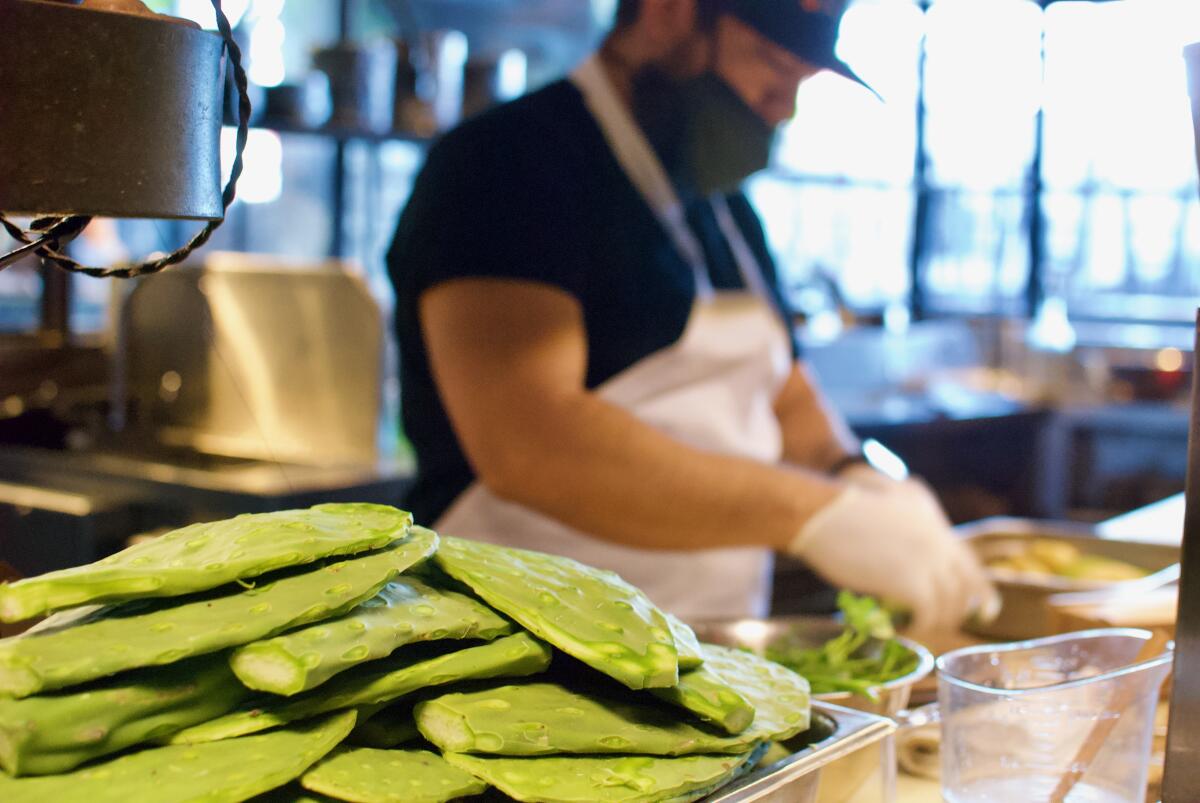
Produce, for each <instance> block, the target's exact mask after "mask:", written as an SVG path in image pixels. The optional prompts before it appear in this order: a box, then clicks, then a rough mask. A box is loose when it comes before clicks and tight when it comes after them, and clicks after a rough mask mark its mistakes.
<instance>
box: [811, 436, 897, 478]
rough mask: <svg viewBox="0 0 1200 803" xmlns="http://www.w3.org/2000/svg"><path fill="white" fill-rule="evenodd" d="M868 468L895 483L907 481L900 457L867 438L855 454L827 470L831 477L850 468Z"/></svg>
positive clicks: (872, 439) (846, 456)
mask: <svg viewBox="0 0 1200 803" xmlns="http://www.w3.org/2000/svg"><path fill="white" fill-rule="evenodd" d="M859 465H862V466H870V467H871V468H873V469H875V470H876V471H878V472H879V473H880V474H883V475H884V476H885V477H890V478H891V479H893V480H895V481H896V482H903V481H904V480H906V479H908V466H907V465H905V463H904V460H903V459H902V458H901V457H900V455H898V454H896V453H895V452H893V451H892V450H891V449H889V448H887V447H886V446H884V445H883V444H882V443H880V442H879V441H877V440H875V439H874V438H867V439H866V440H865V441H863V442H862V444H861V445H860V446H859V450H858V451H857V452H851V453H850V454H847V455H845V456H844V457H842V458H841V459H839V460H838V461H837V462H836V463H834V464H833V465H832V466H830V468H829V473H830V474H831V475H833V476H837V475H838V474H841V473H842V472H843V471H845V470H847V469H848V468H850V467H851V466H859Z"/></svg>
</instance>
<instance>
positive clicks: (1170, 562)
mask: <svg viewBox="0 0 1200 803" xmlns="http://www.w3.org/2000/svg"><path fill="white" fill-rule="evenodd" d="M958 532H959V534H960V535H962V536H963V537H964V538H966V539H967V542H968V544H969V545H970V546H971V548H972V549H974V550H975V552H976V553H978V554H979V555H980V556H981V557H984V558H986V557H988V556H989V555H995V554H997V553H998V552H1001V551H1003V550H1004V549H1005V548H1006V545H1011V543H1012V542H1014V541H1018V542H1019V541H1028V540H1033V539H1038V538H1053V539H1055V540H1057V541H1066V542H1068V543H1071V544H1074V545H1075V546H1076V547H1078V548H1079V549H1080V550H1081V551H1082V552H1084V553H1086V554H1091V555H1101V556H1104V557H1108V558H1115V559H1117V560H1123V561H1126V562H1128V563H1132V564H1134V565H1135V566H1141V567H1142V568H1145V569H1148V570H1149V571H1150V572H1151V574H1149V575H1147V576H1146V577H1142V578H1139V579H1137V580H1126V581H1122V582H1114V583H1104V584H1097V583H1094V582H1092V583H1086V582H1079V581H1074V580H1070V579H1068V578H1046V579H1044V580H1043V579H1033V578H1027V577H1021V576H1006V575H1001V574H999V573H993V576H992V579H993V580H994V581H995V583H996V588H997V590H999V592H1000V596H1001V598H1002V600H1003V602H1004V607H1003V608H1002V610H1001V612H1000V616H999V618H997V619H996V620H995V621H993V622H990V623H988V624H984V623H982V622H978V621H975V622H971V623H969V624H968V629H969V630H970V631H971V632H972V633H974V634H975V635H978V636H983V637H985V638H996V639H1007V640H1021V639H1030V638H1038V637H1041V636H1049V635H1053V634H1052V633H1051V626H1050V618H1049V610H1048V608H1047V599H1048V598H1049V597H1051V596H1053V595H1055V594H1064V593H1072V592H1083V591H1088V592H1097V591H1104V592H1105V593H1110V594H1113V595H1124V594H1141V593H1144V592H1146V591H1150V590H1153V589H1156V588H1161V587H1163V586H1165V585H1168V584H1170V583H1172V582H1175V581H1176V580H1178V578H1179V558H1180V549H1179V547H1177V546H1168V545H1163V544H1146V543H1141V542H1139V541H1123V540H1119V539H1112V538H1099V537H1097V535H1096V531H1095V529H1093V528H1091V527H1088V526H1086V525H1080V524H1074V523H1071V522H1055V521H1038V520H1035V519H1019V518H991V519H984V520H982V521H978V522H973V523H971V524H966V525H962V526H960V527H958Z"/></svg>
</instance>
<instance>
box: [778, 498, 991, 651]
mask: <svg viewBox="0 0 1200 803" xmlns="http://www.w3.org/2000/svg"><path fill="white" fill-rule="evenodd" d="M887 483H888V484H879V485H878V486H876V487H867V486H865V485H859V484H855V483H848V484H847V487H846V488H845V490H843V491H842V492H841V493H840V494H839V495H838V496H836V497H834V500H833V501H832V502H830V503H829V504H828V505H826V506H825V507H824V508H822V509H821V510H819V511H818V512H817V513H816V515H814V516H813V517H812V518H811V519H809V521H808V523H807V524H805V526H804V528H803V529H802V530H801V531H800V533H799V534H798V535H797V536H796V538H795V539H794V540H793V541H792V544H791V546H790V547H789V549H788V551H789V553H790V554H792V555H794V556H796V557H798V558H800V559H801V560H803V561H805V562H807V563H808V564H809V565H810V566H811V567H812V568H813V569H814V570H815V571H816V572H817V573H818V574H820V575H822V576H823V577H824V578H825V579H826V580H827V581H828V582H830V583H832V584H833V585H835V586H839V587H842V588H848V589H851V590H854V591H857V592H859V593H865V594H870V595H872V596H875V597H878V598H880V599H883V600H887V601H889V602H892V603H897V604H900V605H904V606H906V607H908V608H910V609H911V610H912V612H913V629H914V630H915V631H917V632H920V633H929V632H931V631H941V632H950V631H953V630H957V629H958V628H959V627H960V626H961V625H962V623H963V621H964V620H966V618H967V617H968V616H970V615H971V614H978V615H981V616H983V617H984V618H990V617H994V616H995V615H996V614H997V613H998V612H999V606H1000V602H999V596H998V595H997V593H996V590H995V589H994V588H993V587H992V584H991V583H990V582H989V580H988V579H987V576H986V575H985V574H984V571H983V567H982V566H981V565H980V563H979V560H978V559H977V558H976V557H975V555H974V554H973V553H972V552H971V551H970V550H969V549H968V548H967V546H966V545H965V544H963V543H962V542H961V541H960V540H959V539H958V538H957V537H956V536H955V535H954V532H953V530H951V528H950V522H949V520H947V518H946V515H945V514H944V513H943V512H942V509H941V507H940V506H939V505H938V503H937V500H936V499H935V498H934V496H933V494H932V493H931V492H930V491H929V490H928V489H927V488H926V487H925V486H924V484H922V483H921V482H919V481H917V480H912V479H910V480H905V481H903V482H896V481H895V480H891V479H889V480H888V481H887Z"/></svg>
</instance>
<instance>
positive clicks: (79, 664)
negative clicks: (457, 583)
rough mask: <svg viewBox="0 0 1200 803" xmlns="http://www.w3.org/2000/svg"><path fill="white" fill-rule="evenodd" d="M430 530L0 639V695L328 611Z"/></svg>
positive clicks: (417, 551) (352, 597)
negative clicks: (249, 580)
mask: <svg viewBox="0 0 1200 803" xmlns="http://www.w3.org/2000/svg"><path fill="white" fill-rule="evenodd" d="M432 539H433V536H432V535H431V536H430V537H428V538H424V537H420V536H419V535H414V536H413V537H412V538H410V539H408V540H406V541H404V542H402V543H400V544H399V545H398V546H396V547H392V548H390V549H387V550H383V551H381V552H375V553H371V554H369V555H365V556H363V557H359V558H353V559H350V560H345V561H339V562H337V563H332V564H329V565H326V566H323V567H321V568H319V569H315V570H313V571H306V572H303V573H298V574H289V575H288V576H286V577H282V578H280V579H276V580H264V581H263V582H262V583H261V584H260V585H258V586H257V587H254V588H248V589H244V590H239V591H238V593H229V589H228V588H227V587H226V588H221V589H217V590H214V591H210V592H206V593H205V594H202V595H198V596H194V597H185V598H183V599H181V600H140V601H137V602H132V603H127V604H125V605H120V606H116V607H112V608H103V609H101V610H100V611H97V612H96V613H95V614H93V615H92V616H90V617H88V618H86V619H84V620H82V621H80V622H77V623H75V624H72V625H69V626H63V627H60V628H51V629H46V630H41V631H38V632H35V633H27V634H25V635H22V636H15V637H13V638H8V639H3V640H0V693H6V694H10V695H12V696H14V697H25V696H28V695H30V694H34V693H36V692H39V691H43V690H46V689H59V688H63V687H66V686H71V685H74V684H78V683H84V682H86V681H89V680H93V679H95V678H99V677H105V676H107V675H112V674H115V673H117V672H121V671H124V670H126V669H136V668H138V667H142V666H152V665H157V664H170V663H174V662H175V661H179V660H182V659H184V658H188V657H190V656H193V655H202V654H204V653H208V652H215V651H217V650H222V649H225V648H226V647H234V646H238V645H241V644H246V643H248V642H251V641H255V640H257V639H260V638H264V637H267V636H271V635H274V634H276V633H280V632H283V631H285V630H288V629H290V628H293V627H299V626H301V625H306V624H309V623H311V622H316V621H320V620H322V619H328V618H330V617H333V616H338V615H340V614H342V613H345V612H346V611H348V610H350V609H351V608H353V607H354V606H355V605H358V604H359V603H360V602H362V601H363V600H365V599H369V598H370V597H373V596H375V594H376V593H378V591H379V589H380V588H382V587H383V586H384V585H385V584H386V583H387V582H388V581H390V580H392V579H393V578H394V577H396V575H397V574H399V573H400V572H401V571H403V570H404V569H405V568H407V567H409V566H411V565H412V564H413V563H415V562H417V561H418V560H421V559H423V558H425V557H426V556H428V555H429V553H430V552H432V551H433V550H434V549H435V548H436V543H435V542H434V540H432Z"/></svg>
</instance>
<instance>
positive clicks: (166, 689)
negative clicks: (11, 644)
mask: <svg viewBox="0 0 1200 803" xmlns="http://www.w3.org/2000/svg"><path fill="white" fill-rule="evenodd" d="M249 696H250V691H249V690H248V689H246V688H245V687H244V686H242V684H241V683H238V680H237V678H236V677H234V676H233V672H232V671H230V669H229V662H228V656H226V655H225V654H224V653H214V654H213V655H205V656H201V657H200V658H194V659H192V660H189V661H180V662H179V663H177V664H172V665H170V666H166V667H154V668H151V669H139V670H136V671H134V672H127V673H123V674H120V675H117V676H115V677H112V678H106V679H105V680H103V681H100V682H98V683H92V684H88V685H87V686H84V687H81V688H79V689H78V690H76V689H72V690H70V691H66V692H59V693H55V694H47V695H45V696H38V697H26V698H25V699H23V700H14V699H13V698H11V697H0V766H2V767H3V768H4V770H5V772H7V773H9V774H10V775H48V774H52V773H61V772H68V771H70V770H73V769H74V768H75V767H77V766H79V765H80V764H82V763H84V762H85V761H91V760H92V759H94V758H99V757H101V756H106V755H108V754H110V753H115V752H117V751H119V750H123V749H125V748H126V747H130V746H131V745H136V744H141V743H143V742H149V741H153V740H155V739H160V738H163V737H165V736H169V735H170V734H172V733H175V732H176V731H180V730H182V729H184V728H186V727H189V726H191V725H196V724H199V723H201V722H207V721H208V720H210V719H213V718H214V717H219V716H221V715H222V714H225V713H227V712H229V711H231V710H232V709H234V708H236V707H237V705H238V704H239V703H241V702H242V701H243V700H245V699H246V698H247V697H249Z"/></svg>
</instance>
